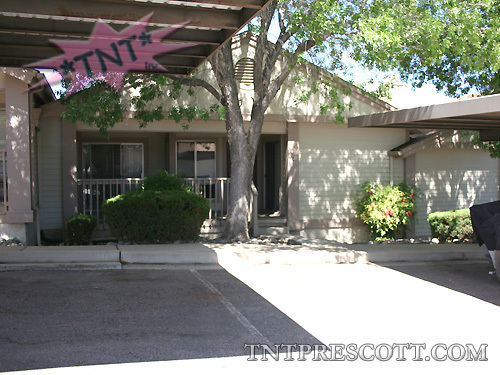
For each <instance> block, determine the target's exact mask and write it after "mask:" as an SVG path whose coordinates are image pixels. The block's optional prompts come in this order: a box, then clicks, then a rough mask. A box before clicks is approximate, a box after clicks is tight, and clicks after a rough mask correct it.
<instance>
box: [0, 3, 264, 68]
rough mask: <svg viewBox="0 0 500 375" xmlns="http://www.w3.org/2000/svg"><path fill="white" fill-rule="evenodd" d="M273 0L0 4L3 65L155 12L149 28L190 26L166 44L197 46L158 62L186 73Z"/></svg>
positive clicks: (50, 53)
mask: <svg viewBox="0 0 500 375" xmlns="http://www.w3.org/2000/svg"><path fill="white" fill-rule="evenodd" d="M269 2H270V1H269V0H184V1H170V0H165V1H164V0H149V1H144V0H45V1H39V0H23V1H2V2H1V4H0V41H1V42H0V66H4V67H24V66H27V65H28V64H31V63H35V62H37V61H41V60H43V59H48V58H51V57H55V56H57V55H60V53H61V51H60V50H58V48H57V47H56V45H55V44H54V43H52V42H51V41H50V39H68V40H85V39H87V38H88V37H89V36H90V34H91V33H92V29H93V27H94V25H95V24H96V22H97V20H98V19H102V20H103V21H105V22H106V23H107V24H108V25H109V26H111V27H113V28H114V29H115V30H121V29H123V28H125V27H127V26H128V25H130V24H131V23H133V22H136V21H138V20H140V19H141V18H143V17H144V16H146V15H147V14H149V13H151V12H153V17H152V18H151V21H150V23H149V24H150V26H151V27H150V30H151V31H153V30H156V29H161V28H166V27H169V26H172V25H176V24H182V23H184V22H189V24H188V26H186V27H184V28H182V29H179V30H177V31H176V32H174V33H173V34H171V35H169V36H168V37H167V38H166V39H165V40H164V41H165V42H167V41H168V42H170V43H172V42H173V43H189V44H193V45H194V46H193V47H190V48H185V49H182V50H178V51H175V52H174V53H168V54H163V55H159V56H156V57H155V60H156V61H157V62H158V63H160V64H162V65H163V66H164V67H165V68H167V69H168V71H169V74H177V75H187V74H190V73H191V72H192V71H193V70H194V69H196V68H197V67H198V66H200V65H201V64H202V63H203V62H204V61H205V60H206V59H207V58H208V56H210V55H211V54H212V53H214V52H215V51H216V50H217V49H218V48H219V47H220V46H221V44H223V43H224V42H226V41H227V40H228V39H229V38H231V37H232V36H233V35H235V34H236V33H237V32H238V31H239V30H240V29H241V28H242V27H243V26H245V25H246V24H247V23H248V22H249V21H250V20H251V19H252V18H254V17H255V16H256V15H257V14H258V13H259V12H260V11H261V10H262V9H263V8H264V7H265V6H266V5H267V4H268V3H269Z"/></svg>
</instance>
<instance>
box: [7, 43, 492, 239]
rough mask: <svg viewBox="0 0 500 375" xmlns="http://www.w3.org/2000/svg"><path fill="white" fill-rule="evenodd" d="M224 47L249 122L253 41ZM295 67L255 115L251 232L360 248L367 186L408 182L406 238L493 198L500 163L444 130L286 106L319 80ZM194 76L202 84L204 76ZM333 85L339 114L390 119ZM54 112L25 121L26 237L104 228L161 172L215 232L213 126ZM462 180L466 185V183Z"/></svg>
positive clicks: (220, 148) (216, 135)
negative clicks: (108, 121) (411, 216)
mask: <svg viewBox="0 0 500 375" xmlns="http://www.w3.org/2000/svg"><path fill="white" fill-rule="evenodd" d="M233 47H234V60H235V62H236V70H237V75H238V77H239V80H240V86H239V89H240V94H241V99H242V108H243V113H244V114H245V119H246V120H248V119H249V113H250V109H251V101H250V99H251V95H252V85H253V83H252V79H251V77H252V74H251V69H252V40H251V39H250V38H248V37H246V36H245V35H240V36H238V37H236V38H235V43H234V46H233ZM304 69H306V71H300V70H299V71H296V72H294V73H293V74H292V76H291V77H289V79H288V81H287V82H285V84H284V85H283V87H282V89H281V90H280V92H279V93H278V95H277V97H276V98H275V100H274V101H273V103H272V104H271V106H270V108H269V110H268V111H267V113H266V116H265V123H264V127H263V131H262V137H261V141H260V144H259V148H258V153H257V159H256V166H255V171H254V183H255V186H256V190H257V192H258V196H256V199H257V210H258V213H259V214H260V217H259V220H258V231H259V232H260V233H266V232H267V231H278V232H288V231H289V232H291V233H298V234H301V235H304V236H310V237H322V238H330V239H335V240H338V241H342V242H354V241H363V240H366V239H367V230H366V227H365V226H364V225H363V224H362V223H361V222H360V221H359V220H358V219H357V218H356V215H355V207H354V201H355V199H356V196H357V193H358V191H359V185H360V184H362V183H363V182H366V181H371V180H376V181H380V182H381V183H384V184H389V183H392V184H397V183H399V182H403V181H407V182H409V183H413V182H415V183H416V184H417V186H418V187H419V188H420V190H421V193H422V197H425V199H424V198H422V200H420V201H418V202H417V204H418V212H419V213H418V222H417V224H416V225H415V228H414V233H413V234H414V235H415V236H424V237H425V236H428V235H429V229H428V227H427V223H426V218H427V213H428V212H430V211H435V210H440V209H444V208H462V207H463V206H464V205H469V203H471V202H472V203H481V202H483V201H489V200H495V199H498V184H499V181H498V170H499V162H498V161H497V160H494V159H491V158H490V157H489V155H488V154H487V153H485V152H484V151H481V150H477V149H475V148H473V147H472V146H471V145H470V144H467V142H461V141H459V140H458V138H457V135H456V134H454V133H453V132H451V133H435V134H430V135H429V134H427V136H426V137H420V138H418V139H415V138H412V139H410V132H409V131H408V130H407V129H404V128H403V129H401V128H383V129H382V128H380V129H379V128H370V127H353V128H351V127H348V125H347V124H335V123H334V122H335V114H328V115H320V114H318V113H319V110H318V108H319V105H318V103H321V99H322V98H321V97H320V95H319V94H315V95H313V96H312V97H311V100H309V102H308V103H305V104H304V103H296V102H295V101H294V98H295V97H296V96H297V94H299V92H300V91H299V90H300V89H301V88H300V87H298V86H297V85H296V83H295V82H296V75H299V74H302V75H304V74H307V75H314V74H325V73H324V72H321V71H320V70H319V69H318V68H316V67H314V66H308V67H306V68H304ZM198 71H199V74H201V75H205V76H204V78H207V79H211V78H210V75H211V70H210V69H208V68H207V67H203V66H202V67H200V69H199V70H198ZM212 79H213V77H212ZM9 81H11V80H10V79H9ZM338 82H339V85H344V86H346V87H348V88H349V89H350V93H349V94H345V95H344V96H343V97H342V100H343V101H344V102H345V103H346V104H348V105H349V107H350V109H349V112H348V114H347V115H348V116H349V117H356V116H361V115H365V116H366V115H368V116H369V115H370V114H373V116H375V114H377V113H392V112H393V110H394V108H393V107H391V106H390V105H389V104H388V103H385V102H383V101H381V100H378V99H374V98H372V97H371V96H369V95H366V94H365V93H363V92H362V91H361V90H360V89H358V88H357V87H355V86H352V85H350V84H349V83H347V82H344V81H342V80H340V79H338ZM8 92H9V91H8V90H6V94H7V93H8ZM180 100H181V101H190V100H196V103H197V104H199V105H200V106H202V107H208V106H210V104H212V102H211V98H210V96H209V95H207V94H205V92H204V91H200V92H198V93H197V95H195V97H194V99H193V98H191V97H183V98H181V99H180ZM33 109H34V110H35V109H36V108H33ZM36 110H37V111H38V109H36ZM63 110H64V109H63V107H62V105H61V103H59V102H57V101H53V100H52V101H51V100H47V101H46V104H43V106H42V107H41V111H38V112H39V118H38V121H32V122H30V123H29V124H30V127H29V128H30V131H29V132H30V134H32V143H31V147H28V148H26V154H25V155H24V156H23V157H24V158H28V160H32V161H31V163H30V166H31V169H24V171H27V170H30V173H28V174H29V177H30V179H31V187H32V188H31V190H30V191H31V197H32V202H30V201H29V200H26V199H25V200H23V201H22V202H18V203H23V204H24V205H25V206H27V207H26V210H27V209H28V206H29V208H30V210H31V211H34V212H36V213H37V214H36V215H34V216H33V217H34V218H33V219H32V221H31V222H29V223H31V224H30V225H31V227H30V228H31V229H33V228H35V231H34V232H35V234H36V233H40V232H41V233H42V234H43V236H45V237H46V238H48V239H50V238H60V237H61V235H62V229H63V227H64V222H65V220H67V219H68V218H69V217H70V216H72V215H74V214H76V213H78V212H84V213H92V214H97V215H98V216H99V229H105V221H104V218H103V217H102V213H101V212H100V203H101V202H102V201H103V200H105V199H107V198H109V197H111V196H114V195H117V194H120V193H122V192H124V191H128V190H130V189H134V188H135V187H136V186H137V184H138V183H140V181H141V180H142V178H144V176H147V175H149V174H152V173H155V172H157V171H160V170H163V169H166V170H168V171H169V172H171V173H178V172H182V173H184V174H185V175H186V176H188V177H189V178H188V181H189V182H190V183H191V184H193V185H194V186H195V189H196V191H197V192H199V193H200V194H202V195H204V196H205V197H206V198H207V199H209V200H210V204H211V212H210V215H211V216H210V219H209V220H208V221H207V222H206V225H205V226H204V228H203V230H204V231H205V232H214V231H215V232H217V231H220V230H221V225H223V221H222V220H221V219H222V218H223V217H224V215H225V212H226V210H227V197H228V194H227V192H228V189H230V178H231V170H230V161H229V156H228V147H227V138H226V130H225V124H224V123H223V122H221V121H219V120H218V119H216V118H212V119H210V120H208V121H203V120H195V121H193V122H192V123H190V124H189V128H188V129H186V130H185V129H183V128H182V126H181V125H180V124H178V123H175V122H174V121H169V120H163V121H160V122H155V123H151V124H149V125H148V126H147V127H146V128H140V127H139V125H138V123H137V121H136V120H134V119H133V118H132V116H129V117H127V118H126V119H125V120H124V121H123V122H122V123H120V124H118V125H116V126H115V127H114V128H113V129H111V130H110V131H109V134H108V136H106V137H104V136H102V135H100V134H99V133H98V131H97V129H96V128H92V127H88V126H87V125H84V124H82V123H79V122H77V123H76V124H74V123H72V122H71V121H69V120H67V119H63V118H62V112H63ZM38 112H37V113H38ZM7 123H8V124H10V123H9V122H7ZM8 128H9V126H7V129H8ZM10 134H11V135H10V138H9V137H8V138H7V142H9V139H10V142H11V143H12V141H13V139H14V137H15V134H14V133H12V132H11V133H10ZM7 135H9V133H8V134H7ZM7 156H8V154H7ZM29 158H31V159H29ZM9 160H10V159H9ZM438 168H439V169H438ZM9 172H10V169H9ZM462 176H468V177H467V179H465V180H464V179H463V178H462ZM10 178H11V175H10V173H9V176H8V181H7V184H8V186H9V187H11V186H12V184H14V182H12V183H11V181H10ZM12 181H14V180H12ZM464 181H465V182H464ZM12 190H13V189H12V188H10V189H9V192H8V193H9V194H8V204H9V206H8V210H7V214H8V213H9V210H12V211H21V208H19V209H17V208H16V206H15V205H17V204H18V203H15V202H16V201H14V200H11V195H10V193H11V192H12ZM26 194H27V193H26ZM459 196H460V197H461V199H457V197H459ZM470 197H474V198H471V199H469V198H470ZM462 198H463V199H462ZM14 203H15V204H14ZM20 207H21V206H20ZM6 216H7V215H6ZM37 226H38V227H37ZM269 226H271V227H272V228H267V227H269ZM32 232H33V231H30V233H32ZM4 233H5V235H8V233H7V232H5V231H4ZM102 233H104V232H102ZM33 238H34V237H33V235H31V237H29V238H28V236H25V237H24V239H23V241H24V240H25V241H27V242H33Z"/></svg>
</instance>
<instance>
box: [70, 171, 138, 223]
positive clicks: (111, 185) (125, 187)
mask: <svg viewBox="0 0 500 375" xmlns="http://www.w3.org/2000/svg"><path fill="white" fill-rule="evenodd" d="M141 182H142V179H140V178H117V179H81V180H78V187H79V189H78V191H79V195H80V197H79V202H81V203H80V204H81V206H80V208H79V212H81V213H84V214H86V215H95V216H97V229H98V230H104V229H106V222H105V220H104V215H103V213H102V207H101V205H102V203H103V202H104V201H106V200H108V199H109V198H113V197H116V196H117V195H120V194H123V193H126V192H127V191H131V190H136V189H137V188H138V186H139V185H140V184H141Z"/></svg>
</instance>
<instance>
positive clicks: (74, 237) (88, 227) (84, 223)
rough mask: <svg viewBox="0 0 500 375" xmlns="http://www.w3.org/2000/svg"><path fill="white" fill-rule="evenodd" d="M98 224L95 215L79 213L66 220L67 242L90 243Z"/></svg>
mask: <svg viewBox="0 0 500 375" xmlns="http://www.w3.org/2000/svg"><path fill="white" fill-rule="evenodd" d="M96 225H97V218H96V217H95V216H94V215H84V214H78V215H75V216H72V217H70V218H69V219H68V220H67V221H66V231H65V232H66V233H65V234H66V236H65V237H66V243H67V244H68V245H88V244H89V242H90V239H91V238H92V232H94V229H95V227H96Z"/></svg>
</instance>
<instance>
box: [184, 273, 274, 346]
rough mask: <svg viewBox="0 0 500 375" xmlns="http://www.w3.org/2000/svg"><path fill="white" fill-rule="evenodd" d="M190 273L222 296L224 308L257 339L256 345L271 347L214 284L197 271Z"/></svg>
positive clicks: (264, 337) (265, 338)
mask: <svg viewBox="0 0 500 375" xmlns="http://www.w3.org/2000/svg"><path fill="white" fill-rule="evenodd" d="M190 271H191V273H192V274H193V275H194V276H195V277H196V278H197V279H198V280H200V281H201V283H202V284H203V285H205V287H206V288H207V289H208V290H210V291H211V292H212V293H216V294H217V295H219V296H220V301H221V302H222V304H223V305H224V307H225V308H226V309H227V310H228V311H229V312H230V313H231V315H233V316H234V317H235V318H236V319H237V320H238V321H239V322H240V323H241V325H243V327H245V328H246V329H247V330H248V331H249V332H250V333H251V334H252V335H253V336H254V337H255V338H256V339H257V342H256V343H259V344H267V345H271V342H270V341H269V340H268V339H267V337H266V336H264V335H263V334H262V333H261V332H260V331H259V330H258V329H257V328H255V326H254V325H253V324H252V323H250V321H249V320H248V319H247V318H245V316H244V315H243V314H242V313H241V312H240V311H239V310H238V309H237V308H236V307H235V306H234V305H233V304H232V303H231V301H229V300H228V299H227V298H226V297H225V296H224V295H223V294H222V293H221V292H220V291H219V290H218V289H217V288H216V287H215V286H214V285H213V284H212V283H210V282H209V281H208V280H206V279H204V278H203V277H202V276H201V275H200V274H199V273H198V271H196V270H195V269H190Z"/></svg>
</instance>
